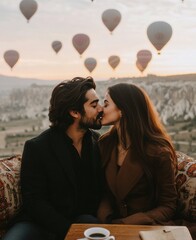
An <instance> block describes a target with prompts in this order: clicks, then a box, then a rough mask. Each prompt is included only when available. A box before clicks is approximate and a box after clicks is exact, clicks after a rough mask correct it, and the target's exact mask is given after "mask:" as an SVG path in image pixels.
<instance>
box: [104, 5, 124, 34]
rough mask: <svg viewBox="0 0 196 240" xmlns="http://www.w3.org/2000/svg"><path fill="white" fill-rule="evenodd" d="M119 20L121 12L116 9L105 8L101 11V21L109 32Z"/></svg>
mask: <svg viewBox="0 0 196 240" xmlns="http://www.w3.org/2000/svg"><path fill="white" fill-rule="evenodd" d="M120 20H121V13H120V12H119V11H118V10H116V9H107V10H105V11H104V12H103V13H102V21H103V23H104V25H105V26H106V27H107V28H108V30H109V31H110V33H112V31H113V30H114V29H115V28H116V27H117V26H118V24H119V23H120Z"/></svg>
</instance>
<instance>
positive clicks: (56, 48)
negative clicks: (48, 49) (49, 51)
mask: <svg viewBox="0 0 196 240" xmlns="http://www.w3.org/2000/svg"><path fill="white" fill-rule="evenodd" d="M52 48H53V49H54V51H55V52H56V53H58V52H59V51H60V50H61V48H62V43H61V42H60V41H53V42H52Z"/></svg>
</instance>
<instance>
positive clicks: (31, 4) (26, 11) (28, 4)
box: [19, 0, 38, 22]
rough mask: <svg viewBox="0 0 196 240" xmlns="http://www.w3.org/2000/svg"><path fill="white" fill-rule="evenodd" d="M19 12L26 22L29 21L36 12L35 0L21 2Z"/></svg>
mask: <svg viewBox="0 0 196 240" xmlns="http://www.w3.org/2000/svg"><path fill="white" fill-rule="evenodd" d="M19 7H20V11H21V12H22V14H23V15H24V16H25V18H26V19H27V22H28V21H29V19H30V18H31V17H32V16H33V15H34V13H35V12H36V11H37V8H38V5H37V2H36V1H35V0H22V1H21V2H20V6H19Z"/></svg>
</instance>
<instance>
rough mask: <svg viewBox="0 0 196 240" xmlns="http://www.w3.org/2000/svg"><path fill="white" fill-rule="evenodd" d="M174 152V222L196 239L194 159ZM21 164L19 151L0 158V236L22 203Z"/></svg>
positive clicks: (195, 168)
mask: <svg viewBox="0 0 196 240" xmlns="http://www.w3.org/2000/svg"><path fill="white" fill-rule="evenodd" d="M176 153H177V159H178V174H177V175H176V187H177V190H178V194H179V199H180V201H179V202H180V206H179V212H178V216H177V218H176V224H177V225H185V226H188V227H189V230H190V232H191V234H192V236H193V238H194V239H196V238H195V237H196V236H195V233H196V160H195V159H193V158H191V157H189V156H187V155H186V154H184V153H182V152H176ZM20 166H21V155H15V156H11V157H9V158H5V159H1V160H0V239H1V237H2V236H3V234H4V233H5V231H6V226H7V224H8V222H9V221H10V220H11V219H12V218H13V217H14V216H15V215H16V214H17V213H18V211H19V209H20V207H21V204H22V201H21V194H20ZM178 219H180V220H178Z"/></svg>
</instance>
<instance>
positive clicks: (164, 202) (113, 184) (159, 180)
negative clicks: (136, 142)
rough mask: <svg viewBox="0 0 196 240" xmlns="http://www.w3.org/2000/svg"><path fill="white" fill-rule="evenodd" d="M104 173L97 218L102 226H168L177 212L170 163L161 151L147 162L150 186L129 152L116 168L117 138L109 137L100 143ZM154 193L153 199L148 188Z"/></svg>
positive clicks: (139, 164) (137, 161)
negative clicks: (104, 190) (110, 224)
mask: <svg viewBox="0 0 196 240" xmlns="http://www.w3.org/2000/svg"><path fill="white" fill-rule="evenodd" d="M99 146H100V151H101V157H102V160H103V166H104V169H105V179H106V185H107V187H106V195H105V198H104V199H103V200H102V202H101V204H100V208H99V211H98V217H99V218H100V220H101V221H102V222H113V223H125V224H171V222H170V220H171V219H172V217H173V216H174V213H175V210H176V201H177V192H176V188H175V174H174V168H173V166H172V161H171V159H170V156H169V154H168V153H164V151H162V149H161V148H160V147H158V148H157V149H156V157H151V158H150V157H149V159H147V162H148V168H149V170H150V172H151V174H152V182H151V185H149V184H148V180H147V178H146V175H145V171H144V168H143V167H142V164H141V163H140V161H139V159H137V157H136V156H135V155H134V150H133V149H131V148H130V149H129V150H128V152H127V154H126V157H125V160H124V162H123V164H122V166H121V167H119V166H118V165H117V156H118V152H117V137H116V136H115V135H113V136H112V135H108V134H106V136H104V137H102V138H101V139H100V142H99ZM149 186H151V189H153V196H152V194H151V192H150V188H149Z"/></svg>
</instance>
